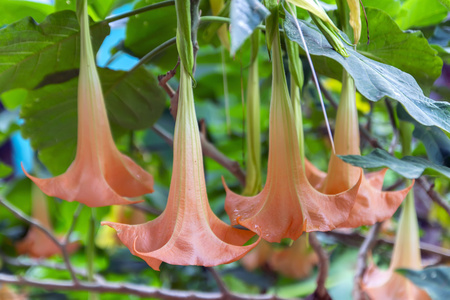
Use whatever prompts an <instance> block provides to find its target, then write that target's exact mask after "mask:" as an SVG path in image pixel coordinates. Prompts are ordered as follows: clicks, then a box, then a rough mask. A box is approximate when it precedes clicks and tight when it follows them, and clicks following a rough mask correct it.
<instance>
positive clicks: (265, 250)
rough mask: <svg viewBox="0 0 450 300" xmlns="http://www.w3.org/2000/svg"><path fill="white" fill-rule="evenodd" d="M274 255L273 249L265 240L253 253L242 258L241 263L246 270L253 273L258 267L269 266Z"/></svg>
mask: <svg viewBox="0 0 450 300" xmlns="http://www.w3.org/2000/svg"><path fill="white" fill-rule="evenodd" d="M272 253H273V249H272V246H271V244H270V243H269V242H266V241H265V240H261V241H260V242H259V244H258V245H257V246H256V247H255V248H253V249H252V251H250V252H249V253H247V254H246V255H245V256H244V257H243V258H241V260H240V262H241V264H242V265H243V266H244V268H245V269H246V270H249V271H253V270H255V269H256V268H258V267H261V266H263V265H265V264H268V263H269V259H270V257H271V256H272Z"/></svg>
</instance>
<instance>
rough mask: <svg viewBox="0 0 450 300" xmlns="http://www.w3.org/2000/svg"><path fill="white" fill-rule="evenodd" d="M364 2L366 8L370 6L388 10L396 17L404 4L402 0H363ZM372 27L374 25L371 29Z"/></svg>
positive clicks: (389, 13) (387, 11) (388, 12)
mask: <svg viewBox="0 0 450 300" xmlns="http://www.w3.org/2000/svg"><path fill="white" fill-rule="evenodd" d="M362 2H363V4H364V7H365V8H366V9H367V8H369V7H372V8H378V9H381V10H382V11H384V12H386V13H387V14H388V15H390V16H391V17H395V16H396V15H397V14H398V12H399V11H400V8H401V6H402V4H401V0H363V1H362ZM363 21H364V20H363ZM363 23H364V22H363ZM372 29H373V27H372V26H371V28H370V30H372Z"/></svg>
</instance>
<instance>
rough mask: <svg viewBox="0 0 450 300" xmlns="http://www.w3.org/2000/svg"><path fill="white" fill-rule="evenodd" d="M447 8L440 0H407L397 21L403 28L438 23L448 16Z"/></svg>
mask: <svg viewBox="0 0 450 300" xmlns="http://www.w3.org/2000/svg"><path fill="white" fill-rule="evenodd" d="M447 13H448V12H447V9H446V8H445V7H444V6H443V5H442V4H441V3H440V1H439V0H427V1H423V0H407V1H405V2H403V5H402V8H401V9H400V11H399V13H398V15H397V17H396V19H395V21H396V22H397V24H398V25H399V26H400V28H402V29H408V28H411V27H416V28H417V27H425V26H430V25H434V24H438V23H439V22H441V21H442V20H444V19H445V18H446V17H447Z"/></svg>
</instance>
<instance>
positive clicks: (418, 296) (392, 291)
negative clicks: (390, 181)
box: [362, 192, 431, 300]
mask: <svg viewBox="0 0 450 300" xmlns="http://www.w3.org/2000/svg"><path fill="white" fill-rule="evenodd" d="M399 268H407V269H413V270H421V269H422V264H421V259H420V246H419V228H418V224H417V215H416V209H415V207H414V194H413V192H410V193H409V194H408V196H407V197H406V201H405V204H404V207H403V211H402V214H401V217H400V224H399V227H398V230H397V236H396V239H395V245H394V253H393V255H392V259H391V264H390V266H389V269H388V270H379V269H378V268H377V267H376V266H375V265H373V264H372V265H371V266H369V268H368V269H367V271H366V273H365V274H364V277H363V283H362V288H363V290H364V291H365V292H366V293H367V294H368V295H369V296H370V297H371V299H384V300H428V299H431V298H430V296H428V294H427V293H426V292H425V291H424V290H422V289H420V288H418V287H417V286H415V285H414V284H413V283H412V282H411V281H409V280H408V279H407V278H405V277H403V276H402V275H400V274H398V273H396V272H395V270H396V269H399Z"/></svg>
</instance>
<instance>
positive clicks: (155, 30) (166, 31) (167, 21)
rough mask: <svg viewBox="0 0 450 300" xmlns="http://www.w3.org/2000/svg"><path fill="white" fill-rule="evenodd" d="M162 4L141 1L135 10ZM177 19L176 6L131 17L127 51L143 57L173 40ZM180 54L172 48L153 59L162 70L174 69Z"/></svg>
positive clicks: (154, 1)
mask: <svg viewBox="0 0 450 300" xmlns="http://www.w3.org/2000/svg"><path fill="white" fill-rule="evenodd" d="M157 2H160V1H158V0H150V1H146V0H142V1H139V2H138V3H137V4H136V5H135V6H134V9H137V8H141V7H144V6H146V5H150V4H154V3H157ZM176 26H177V18H176V13H175V7H174V6H167V7H163V8H159V9H156V10H151V11H148V12H146V13H142V14H139V15H135V16H133V17H130V18H129V20H128V23H127V31H126V38H125V41H124V46H125V50H128V51H129V52H130V53H131V54H132V55H134V56H137V57H143V56H144V55H145V54H147V53H148V52H150V51H151V50H153V49H154V48H156V47H157V46H159V45H160V44H162V43H164V42H165V41H167V40H169V39H171V38H173V37H174V36H175V35H176V28H177V27H176ZM177 58H178V53H177V48H176V47H175V46H172V47H170V48H169V49H167V50H166V51H164V52H163V53H161V54H158V55H157V56H156V57H154V58H153V59H152V63H155V64H156V65H158V66H159V67H161V68H164V69H169V68H173V67H174V66H175V64H176V62H177Z"/></svg>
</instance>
